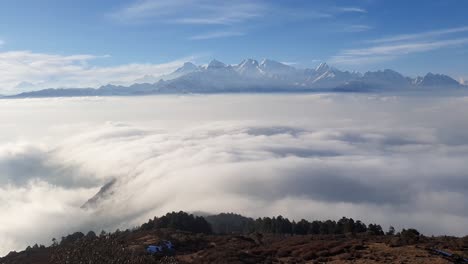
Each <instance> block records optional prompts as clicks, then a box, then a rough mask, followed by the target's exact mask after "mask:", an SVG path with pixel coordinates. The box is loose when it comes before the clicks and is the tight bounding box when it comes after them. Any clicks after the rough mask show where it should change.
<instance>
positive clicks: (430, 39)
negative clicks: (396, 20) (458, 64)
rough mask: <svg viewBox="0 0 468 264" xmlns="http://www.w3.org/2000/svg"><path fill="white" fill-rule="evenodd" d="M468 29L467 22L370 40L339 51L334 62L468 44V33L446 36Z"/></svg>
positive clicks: (365, 60) (367, 60)
mask: <svg viewBox="0 0 468 264" xmlns="http://www.w3.org/2000/svg"><path fill="white" fill-rule="evenodd" d="M357 29H359V27H358V28H357ZM363 29H365V28H363ZM467 31H468V27H466V26H464V27H456V28H449V29H442V30H433V31H426V32H420V33H414V34H402V35H395V36H389V37H385V38H379V39H374V40H369V41H366V44H364V46H367V47H364V48H359V49H346V50H342V51H341V52H339V53H338V54H337V55H335V56H332V57H331V58H330V62H331V63H335V64H343V65H344V64H349V65H359V64H371V63H377V62H382V61H386V60H393V59H397V58H399V57H401V56H405V55H408V54H412V53H420V52H428V51H432V50H437V49H443V48H453V47H459V46H465V45H467V44H468V38H466V37H462V36H459V37H451V38H443V37H445V35H450V34H455V33H463V32H467ZM369 45H370V46H369Z"/></svg>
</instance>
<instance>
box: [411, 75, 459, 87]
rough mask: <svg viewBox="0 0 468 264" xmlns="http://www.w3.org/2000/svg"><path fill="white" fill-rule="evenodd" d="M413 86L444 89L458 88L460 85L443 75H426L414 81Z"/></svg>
mask: <svg viewBox="0 0 468 264" xmlns="http://www.w3.org/2000/svg"><path fill="white" fill-rule="evenodd" d="M414 84H415V85H418V86H432V87H436V86H444V87H454V86H460V83H459V82H457V81H456V80H455V79H453V78H451V77H450V76H447V75H444V74H433V73H428V74H426V76H424V77H418V78H416V79H415V81H414Z"/></svg>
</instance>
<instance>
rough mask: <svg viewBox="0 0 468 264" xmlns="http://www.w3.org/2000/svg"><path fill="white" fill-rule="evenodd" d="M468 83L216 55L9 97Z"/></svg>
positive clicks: (445, 86) (350, 89)
mask: <svg viewBox="0 0 468 264" xmlns="http://www.w3.org/2000/svg"><path fill="white" fill-rule="evenodd" d="M463 87H467V86H466V85H464V84H461V83H459V82H458V81H456V80H455V79H453V78H451V77H450V76H447V75H443V74H433V73H428V74H426V75H425V76H418V77H416V78H410V77H406V76H403V75H402V74H400V73H398V72H396V71H394V70H390V69H385V70H381V71H373V72H372V71H369V72H366V73H359V72H350V71H341V70H339V69H336V68H334V67H330V66H329V65H327V64H326V63H321V64H320V65H318V66H317V67H316V68H315V69H298V68H295V67H293V66H290V65H287V64H284V63H281V62H278V61H274V60H270V59H264V60H262V61H261V62H259V61H257V60H254V59H245V60H243V61H242V62H241V63H239V64H237V65H229V64H225V63H223V62H220V61H218V60H212V61H211V62H210V63H209V64H208V65H204V66H197V65H195V64H193V63H191V62H186V63H184V65H183V66H182V67H180V68H178V69H177V70H175V71H174V72H172V73H170V74H167V75H163V76H160V77H155V76H151V75H146V76H143V77H141V78H139V79H137V80H135V83H134V84H132V85H130V86H121V85H112V84H108V85H105V86H101V87H99V88H96V89H95V88H67V89H44V90H38V91H33V92H24V93H21V94H17V95H13V96H8V97H15V98H24V97H63V96H110V95H146V94H167V93H235V92H322V91H331V92H369V91H388V90H391V91H394V90H433V89H450V88H463Z"/></svg>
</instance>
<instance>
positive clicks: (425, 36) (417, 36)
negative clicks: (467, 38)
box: [369, 26, 468, 43]
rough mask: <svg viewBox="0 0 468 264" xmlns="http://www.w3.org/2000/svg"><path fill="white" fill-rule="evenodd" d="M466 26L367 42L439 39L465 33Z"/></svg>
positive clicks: (467, 28)
mask: <svg viewBox="0 0 468 264" xmlns="http://www.w3.org/2000/svg"><path fill="white" fill-rule="evenodd" d="M467 31H468V26H464V27H456V28H448V29H441V30H432V31H426V32H422V33H414V34H402V35H396V36H391V37H386V38H380V39H374V40H371V41H369V42H372V43H384V42H397V41H405V40H421V39H428V38H434V37H441V36H443V35H448V34H454V33H462V32H467Z"/></svg>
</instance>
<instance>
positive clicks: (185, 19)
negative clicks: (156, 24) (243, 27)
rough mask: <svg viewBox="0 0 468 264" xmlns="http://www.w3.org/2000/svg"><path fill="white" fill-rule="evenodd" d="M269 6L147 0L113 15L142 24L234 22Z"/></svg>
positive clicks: (205, 0) (209, 0)
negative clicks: (152, 22)
mask: <svg viewBox="0 0 468 264" xmlns="http://www.w3.org/2000/svg"><path fill="white" fill-rule="evenodd" d="M265 8H266V5H265V4H264V3H263V2H261V1H246V0H235V1H227V2H220V1H213V0H171V1H169V0H162V1H161V0H144V1H138V2H134V3H133V4H131V5H129V6H126V7H124V8H122V9H120V10H117V11H115V12H114V13H112V14H110V17H111V18H112V19H114V20H117V21H121V22H126V23H140V22H147V21H154V20H158V21H161V22H165V23H179V24H221V25H230V24H235V23H241V22H244V21H246V20H249V19H252V18H255V17H259V16H261V15H262V14H263V12H264V11H265Z"/></svg>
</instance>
